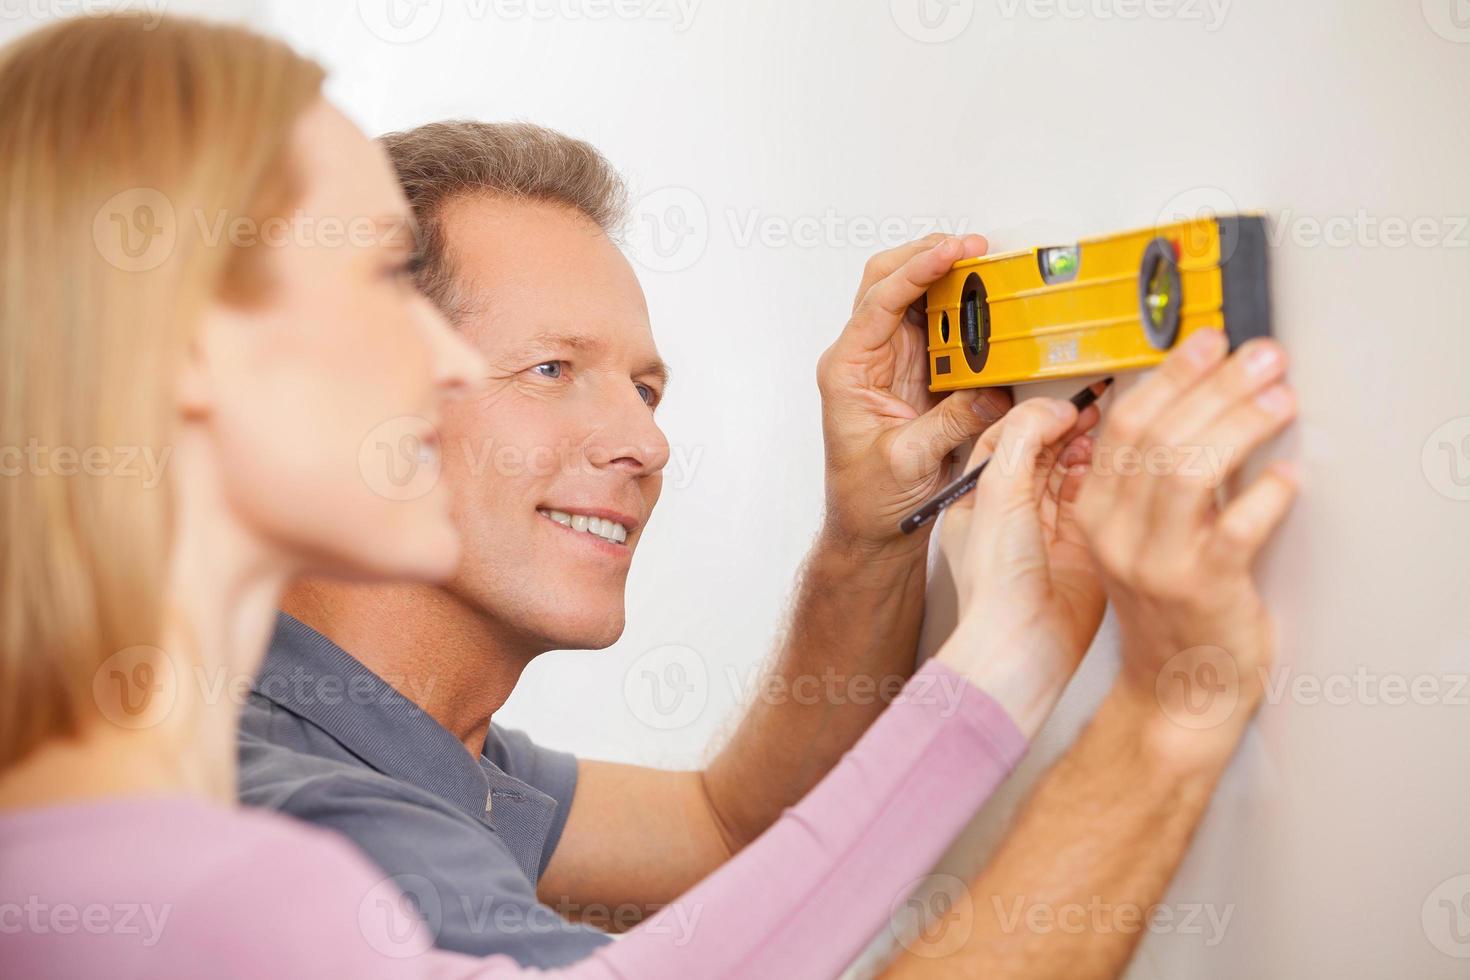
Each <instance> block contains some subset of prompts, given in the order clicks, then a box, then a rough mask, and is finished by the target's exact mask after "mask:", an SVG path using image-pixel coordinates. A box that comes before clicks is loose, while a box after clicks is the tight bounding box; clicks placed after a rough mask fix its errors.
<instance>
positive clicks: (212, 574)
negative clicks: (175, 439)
mask: <svg viewBox="0 0 1470 980" xmlns="http://www.w3.org/2000/svg"><path fill="white" fill-rule="evenodd" d="M190 448H196V449H198V448H199V447H190ZM184 450H185V447H184V446H180V447H179V450H178V451H176V452H175V453H174V456H173V466H174V467H175V469H174V473H173V478H174V486H175V488H176V489H175V505H176V511H175V523H174V527H175V532H174V539H173V553H172V555H171V560H170V580H169V586H168V589H167V590H166V592H165V594H164V595H162V596H160V600H161V601H162V604H163V617H162V619H163V635H162V637H161V638H160V641H159V645H158V647H156V648H154V647H139V648H134V650H136V651H143V652H142V653H139V654H136V657H139V658H141V657H146V658H148V663H147V668H146V670H147V672H146V673H142V674H139V673H137V670H138V667H139V664H140V663H142V661H141V659H134V660H131V661H130V660H129V659H128V658H130V657H135V654H134V652H133V651H124V652H123V653H120V654H117V655H115V656H114V658H112V659H111V660H108V661H105V662H104V663H103V664H102V665H101V666H100V667H99V671H98V675H99V683H101V684H104V685H105V684H106V683H107V682H108V681H109V680H117V681H118V682H119V683H121V684H129V683H132V682H133V681H134V680H137V681H138V683H140V684H144V685H145V686H144V687H140V688H138V691H137V693H138V694H139V695H141V696H143V697H146V698H148V699H149V708H148V709H147V710H146V711H145V712H143V713H142V714H140V715H136V716H132V717H123V716H121V715H119V714H118V713H117V712H116V711H108V710H107V709H106V707H104V706H103V699H102V698H100V697H99V698H97V699H96V700H97V705H96V706H97V707H98V709H99V710H97V711H94V712H93V713H92V715H91V717H90V718H89V720H88V722H87V723H86V724H85V725H84V726H83V730H82V732H81V733H80V734H79V735H77V736H76V737H74V738H66V739H63V738H56V739H52V740H51V741H49V742H47V743H45V744H43V745H42V746H41V747H40V748H38V749H37V750H36V751H35V752H33V753H31V754H30V755H29V756H28V757H27V758H26V759H24V760H23V761H22V762H21V763H20V764H18V765H16V766H14V767H12V768H11V769H10V770H8V771H7V772H6V773H5V774H4V777H3V778H0V807H22V806H39V805H44V804H47V803H60V802H66V801H74V800H82V799H88V798H96V797H104V796H122V795H144V794H147V795H155V794H157V795H175V794H181V795H194V796H204V797H208V798H212V799H215V800H217V801H220V802H223V803H233V802H234V800H235V788H236V778H235V771H236V763H235V755H236V750H235V728H236V723H237V721H238V718H239V713H240V705H241V703H242V701H243V698H244V697H245V694H246V692H247V691H248V690H249V689H250V681H251V680H252V679H253V677H254V674H255V671H256V668H257V667H258V666H259V665H260V661H261V657H262V656H263V655H264V652H265V647H266V643H267V642H268V640H269V638H270V632H271V628H272V625H273V622H274V618H275V610H276V606H277V604H278V602H279V600H280V597H281V594H282V593H283V592H284V590H285V587H286V585H287V583H288V582H289V580H290V578H291V575H292V571H293V569H292V563H291V562H290V561H289V560H287V559H286V558H285V557H284V556H283V555H282V554H281V553H280V552H279V551H278V550H277V549H274V548H271V547H270V546H269V545H268V544H266V543H264V542H263V541H262V540H261V538H260V536H259V535H257V534H255V533H253V532H252V531H251V530H250V529H249V528H247V527H245V526H244V525H243V524H242V523H241V522H240V520H239V519H238V518H237V517H236V515H235V513H234V512H233V509H232V508H231V507H230V506H229V504H228V501H227V500H226V498H225V495H224V493H223V490H222V488H221V487H220V486H219V484H218V481H217V479H216V478H215V475H214V473H213V472H212V469H211V468H210V467H209V466H208V465H206V464H207V463H208V458H207V456H204V455H202V454H201V453H200V452H194V453H189V452H186V451H184ZM118 658H123V661H119V662H114V661H117V660H118ZM108 673H110V674H112V675H116V676H114V677H108V676H105V674H108ZM89 707H91V706H89ZM109 716H111V717H109Z"/></svg>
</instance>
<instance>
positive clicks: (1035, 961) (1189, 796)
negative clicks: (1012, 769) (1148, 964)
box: [888, 684, 1249, 980]
mask: <svg viewBox="0 0 1470 980" xmlns="http://www.w3.org/2000/svg"><path fill="white" fill-rule="evenodd" d="M1242 707H1243V706H1242ZM1248 715H1249V712H1247V711H1240V712H1238V713H1237V716H1236V717H1235V718H1234V719H1232V720H1231V721H1229V722H1227V723H1226V725H1224V726H1220V727H1217V728H1214V729H1210V730H1208V731H1193V730H1190V729H1186V728H1182V727H1178V726H1176V725H1174V723H1173V722H1171V721H1170V720H1169V719H1168V718H1167V716H1165V714H1164V713H1163V711H1162V710H1161V709H1160V708H1159V706H1158V704H1157V703H1156V702H1155V701H1153V700H1152V699H1151V698H1148V697H1147V695H1146V694H1130V693H1129V692H1128V690H1127V689H1126V688H1125V687H1123V686H1122V685H1121V684H1120V685H1119V686H1118V687H1115V688H1114V690H1113V692H1112V693H1111V694H1110V695H1109V697H1108V698H1107V700H1105V701H1104V702H1103V705H1102V706H1101V708H1099V710H1098V714H1097V716H1096V717H1095V718H1094V719H1093V721H1092V723H1091V724H1090V725H1089V726H1088V727H1087V729H1086V730H1085V731H1084V732H1083V734H1082V736H1081V737H1080V738H1079V739H1078V741H1077V743H1076V745H1074V746H1073V748H1072V749H1071V750H1070V751H1069V752H1068V753H1067V754H1066V755H1065V756H1063V757H1062V758H1061V759H1060V760H1059V761H1058V762H1057V764H1056V765H1055V766H1054V767H1053V768H1052V770H1051V771H1050V772H1049V773H1048V774H1047V775H1046V777H1045V778H1044V779H1043V780H1042V781H1041V783H1040V784H1039V785H1038V787H1037V788H1036V790H1035V792H1034V793H1033V794H1032V796H1031V798H1030V800H1028V801H1027V803H1026V805H1025V806H1024V807H1023V808H1022V811H1021V814H1020V816H1019V818H1018V819H1017V821H1016V824H1015V825H1014V826H1013V827H1012V828H1011V830H1010V832H1009V833H1008V834H1007V836H1006V838H1005V840H1004V841H1003V842H1002V843H1001V846H1000V848H999V850H998V851H997V852H996V854H995V856H994V857H993V858H992V860H991V862H990V864H989V866H988V867H987V868H986V869H985V870H984V871H983V872H982V873H981V874H980V876H979V877H978V878H976V880H975V881H974V882H972V883H971V886H970V909H969V911H970V912H972V913H973V918H972V919H969V921H971V923H972V928H971V932H970V935H969V938H968V940H967V941H965V942H964V944H963V946H962V947H960V948H959V949H958V950H956V951H954V952H949V951H948V949H947V948H946V949H945V950H938V949H935V948H932V947H936V946H940V945H942V944H944V943H945V941H946V937H945V935H944V934H943V932H942V931H940V932H937V933H936V932H935V931H934V930H933V929H931V930H929V932H928V933H926V936H930V937H933V938H932V940H929V941H928V942H927V945H928V946H929V947H931V948H928V949H925V948H923V946H921V945H919V944H921V943H925V942H926V940H925V939H924V938H921V939H919V940H916V941H915V943H911V944H910V951H909V952H908V953H906V954H905V956H904V957H903V958H902V959H901V960H900V961H899V962H898V963H896V964H895V965H894V967H893V969H892V971H891V972H890V973H889V974H888V975H889V976H892V977H904V978H910V977H931V976H932V977H938V976H946V977H947V976H964V977H976V978H985V980H1003V978H1012V977H1015V978H1020V977H1024V978H1026V980H1042V978H1049V977H1058V978H1067V980H1102V978H1110V977H1115V976H1117V975H1118V974H1119V973H1120V972H1122V970H1123V968H1124V967H1125V966H1126V965H1127V963H1128V960H1129V958H1130V957H1131V956H1132V954H1133V950H1134V948H1135V947H1136V946H1137V944H1138V941H1139V939H1140V937H1141V936H1142V935H1143V933H1144V932H1145V930H1146V927H1147V924H1148V916H1149V914H1150V910H1151V908H1152V907H1153V906H1154V905H1155V904H1157V903H1158V902H1159V901H1160V900H1161V899H1162V897H1163V895H1164V892H1165V891H1166V890H1167V888H1168V885H1169V882H1170V880H1171V879H1172V878H1173V877H1174V872H1175V870H1176V869H1177V868H1178V866H1179V862H1180V860H1181V859H1182V858H1183V856H1184V853H1185V850H1186V849H1187V847H1188V845H1189V841H1190V839H1191V838H1192V836H1193V834H1194V831H1195V828H1196V827H1197V826H1198V824H1199V821H1200V819H1201V817H1202V816H1203V814H1204V811H1205V808H1206V807H1207V806H1208V804H1209V800H1210V797H1211V794H1212V793H1213V792H1214V789H1215V785H1216V783H1217V782H1218V781H1219V778H1220V774H1221V773H1222V772H1223V771H1224V768H1225V766H1226V764H1227V763H1228V762H1229V759H1230V756H1231V754H1232V752H1233V750H1234V748H1235V746H1236V744H1237V743H1238V742H1239V739H1240V735H1241V733H1242V731H1243V729H1244V726H1245V719H1246V718H1247V717H1248ZM962 918H966V919H968V916H965V917H962ZM949 940H950V942H951V943H952V942H953V941H954V937H952V936H951V937H949ZM941 952H943V953H944V954H945V955H940V956H936V955H935V954H936V953H941ZM925 953H927V954H928V956H925V955H923V954H925ZM916 954H917V955H916Z"/></svg>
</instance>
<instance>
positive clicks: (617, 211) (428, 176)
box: [380, 120, 628, 321]
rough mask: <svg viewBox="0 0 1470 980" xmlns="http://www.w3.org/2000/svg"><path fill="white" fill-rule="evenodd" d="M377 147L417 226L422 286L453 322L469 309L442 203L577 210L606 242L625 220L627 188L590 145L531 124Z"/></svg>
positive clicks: (405, 137) (473, 126)
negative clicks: (476, 201)
mask: <svg viewBox="0 0 1470 980" xmlns="http://www.w3.org/2000/svg"><path fill="white" fill-rule="evenodd" d="M380 142H381V143H382V144H383V146H384V147H385V148H386V149H387V151H388V157H389V159H390V160H392V161H393V169H394V170H396V171H397V173H398V181H399V183H400V184H402V185H403V191H404V194H405V195H406V196H407V197H408V203H409V204H410V205H411V206H412V207H413V213H414V219H415V221H416V222H417V224H418V231H419V234H418V244H419V252H420V255H421V257H422V262H421V264H420V266H419V274H418V280H419V288H420V289H422V290H423V291H424V293H425V295H427V296H428V297H429V298H430V299H432V300H433V301H434V302H435V303H436V304H437V305H438V306H439V308H440V309H441V310H443V311H444V313H445V315H446V316H448V317H449V319H450V320H451V321H458V320H459V319H460V318H461V316H462V315H463V313H464V312H465V310H464V305H465V304H464V297H463V294H462V293H461V292H460V291H459V290H458V289H457V288H456V285H455V278H454V269H453V268H451V266H450V262H449V258H448V248H447V245H448V243H447V241H446V239H445V235H444V227H443V220H442V217H443V211H444V206H445V205H446V204H448V203H449V202H451V201H454V200H457V199H459V198H462V197H474V196H486V197H499V198H505V199H507V200H512V201H537V202H540V203H543V204H552V205H556V206H558V207H563V208H567V209H568V210H571V211H575V212H576V213H578V214H581V215H582V216H583V217H585V218H587V219H588V220H590V221H591V222H593V223H594V224H595V225H597V227H598V228H600V229H602V231H603V233H604V234H606V235H607V236H608V237H609V238H613V239H617V238H618V237H620V235H621V232H622V230H623V229H622V226H623V222H624V221H625V220H626V214H627V206H628V190H627V186H626V185H625V184H624V183H623V179H622V177H621V176H619V174H618V172H617V170H615V169H613V166H612V164H611V163H609V162H608V161H607V158H606V157H604V156H603V155H602V154H601V153H600V152H598V150H597V148H596V147H594V146H593V145H592V144H590V143H586V142H583V141H582V140H579V139H573V138H572V137H570V136H567V135H564V134H562V133H558V132H557V131H555V130H553V129H547V128H545V127H544V126H537V125H534V124H532V123H523V122H514V123H485V122H474V121H473V120H451V121H449V122H437V123H430V124H428V125H427V126H420V127H418V128H417V129H410V130H406V131H404V132H400V133H389V134H387V135H386V136H383V137H380Z"/></svg>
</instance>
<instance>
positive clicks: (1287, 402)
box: [1256, 385, 1292, 415]
mask: <svg viewBox="0 0 1470 980" xmlns="http://www.w3.org/2000/svg"><path fill="white" fill-rule="evenodd" d="M1256 404H1257V405H1259V406H1261V407H1262V408H1263V409H1265V410H1266V411H1268V412H1270V413H1271V414H1272V415H1285V414H1287V413H1288V412H1290V411H1291V405H1292V397H1291V392H1290V391H1287V390H1286V387H1285V386H1284V385H1273V386H1271V387H1270V388H1267V389H1266V390H1265V391H1263V392H1261V393H1260V394H1259V395H1257V396H1256Z"/></svg>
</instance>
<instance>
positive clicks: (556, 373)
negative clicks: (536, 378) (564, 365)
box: [531, 361, 561, 378]
mask: <svg viewBox="0 0 1470 980" xmlns="http://www.w3.org/2000/svg"><path fill="white" fill-rule="evenodd" d="M531 370H532V371H535V372H536V373H537V374H539V375H541V376H542V377H543V378H559V377H561V361H547V362H546V363H545V364H538V365H536V366H535V367H533V368H532V369H531Z"/></svg>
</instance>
